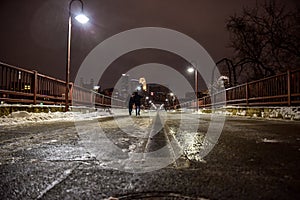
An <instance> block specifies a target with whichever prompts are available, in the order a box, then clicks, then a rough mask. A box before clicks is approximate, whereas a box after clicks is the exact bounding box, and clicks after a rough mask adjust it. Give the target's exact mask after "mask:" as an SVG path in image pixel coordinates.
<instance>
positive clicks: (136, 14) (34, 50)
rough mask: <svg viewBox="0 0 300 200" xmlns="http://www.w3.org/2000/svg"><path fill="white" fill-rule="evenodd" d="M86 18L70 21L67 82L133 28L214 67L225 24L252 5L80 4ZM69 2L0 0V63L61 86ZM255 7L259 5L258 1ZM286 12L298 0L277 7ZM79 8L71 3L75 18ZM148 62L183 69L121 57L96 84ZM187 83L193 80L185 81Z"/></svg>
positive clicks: (213, 0)
mask: <svg viewBox="0 0 300 200" xmlns="http://www.w3.org/2000/svg"><path fill="white" fill-rule="evenodd" d="M83 1H84V12H85V14H86V15H87V16H88V17H89V18H90V21H89V23H88V24H86V25H81V24H79V23H78V22H75V21H73V29H72V37H73V38H72V55H71V81H72V80H74V78H75V76H76V73H77V70H78V68H79V67H80V65H81V63H82V62H83V60H84V58H85V57H86V56H87V55H88V53H89V52H90V51H91V50H92V49H93V48H94V47H95V46H97V45H98V44H99V43H101V42H102V41H103V40H105V39H107V38H109V37H110V36H113V35H115V34H117V33H119V32H122V31H125V30H128V29H132V28H138V27H164V28H169V29H174V30H176V31H180V32H182V33H184V34H186V35H188V36H190V37H192V38H193V39H195V40H196V41H198V42H199V43H200V44H201V45H202V46H203V47H204V48H205V49H206V50H207V51H208V52H209V54H210V55H211V57H212V58H213V59H214V61H215V62H216V61H218V60H220V59H221V58H223V57H230V56H231V54H232V50H231V49H229V48H227V45H228V39H229V35H228V33H227V31H226V30H225V24H226V19H227V18H228V17H229V16H230V15H232V14H234V13H235V12H240V11H241V10H242V7H244V6H246V7H253V6H254V5H255V4H256V0H225V1H222V0H83ZM69 2H70V1H69V0H1V1H0V9H1V10H0V17H1V19H2V20H1V32H0V44H1V48H0V61H1V62H4V63H8V64H11V65H15V66H19V67H22V68H26V69H34V70H37V71H38V72H40V73H42V74H46V75H49V76H53V77H56V78H59V79H62V80H65V66H66V48H67V47H66V46H67V25H68V24H67V20H68V5H69ZM258 2H260V1H258ZM282 2H284V4H286V6H287V7H290V8H292V7H295V6H298V7H299V5H300V2H299V1H298V0H286V1H282ZM79 5H80V4H79V3H77V2H76V3H74V4H73V7H72V11H73V12H76V10H78V7H79ZM148 62H158V63H163V64H166V65H169V66H172V67H174V68H177V69H179V68H180V67H182V68H184V66H185V65H188V64H187V63H186V62H185V60H183V59H181V58H178V56H176V55H173V54H171V53H168V52H163V51H160V50H139V51H136V52H131V53H128V54H126V55H123V56H122V57H120V58H119V59H117V60H116V61H115V62H114V63H112V65H111V66H110V67H109V69H108V71H107V73H106V74H111V73H112V72H114V74H117V75H116V76H111V75H107V76H105V77H103V78H102V79H101V81H100V83H101V85H102V88H104V87H109V86H110V84H109V83H112V82H114V81H116V80H115V79H116V78H117V77H118V75H120V74H122V73H124V72H126V71H128V70H129V69H130V68H132V67H134V66H137V65H139V64H143V63H148ZM189 78H190V79H192V78H193V77H189Z"/></svg>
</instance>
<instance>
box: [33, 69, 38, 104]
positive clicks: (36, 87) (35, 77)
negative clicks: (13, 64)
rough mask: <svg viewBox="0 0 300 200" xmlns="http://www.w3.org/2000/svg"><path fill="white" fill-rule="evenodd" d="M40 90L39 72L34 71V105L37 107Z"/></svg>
mask: <svg viewBox="0 0 300 200" xmlns="http://www.w3.org/2000/svg"><path fill="white" fill-rule="evenodd" d="M37 89H38V72H37V71H35V70H34V71H33V105H36V96H37Z"/></svg>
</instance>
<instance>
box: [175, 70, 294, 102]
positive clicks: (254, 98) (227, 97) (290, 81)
mask: <svg viewBox="0 0 300 200" xmlns="http://www.w3.org/2000/svg"><path fill="white" fill-rule="evenodd" d="M212 102H213V103H212ZM299 104H300V70H294V71H287V72H286V73H282V74H279V75H276V76H272V77H268V78H264V79H261V80H257V81H252V82H249V83H245V84H241V85H238V86H235V87H231V88H227V89H224V90H220V91H218V92H215V93H214V94H212V95H210V96H206V97H202V98H199V99H198V106H199V107H200V108H205V107H211V106H212V105H213V106H220V105H235V106H270V105H273V106H292V105H299ZM180 106H181V107H186V108H188V107H189V108H195V107H196V106H197V104H196V100H193V101H188V102H183V103H181V104H180ZM177 107H179V105H178V106H177Z"/></svg>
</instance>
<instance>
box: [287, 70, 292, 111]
mask: <svg viewBox="0 0 300 200" xmlns="http://www.w3.org/2000/svg"><path fill="white" fill-rule="evenodd" d="M287 95H288V96H287V97H288V102H287V103H288V106H290V105H291V71H290V70H287Z"/></svg>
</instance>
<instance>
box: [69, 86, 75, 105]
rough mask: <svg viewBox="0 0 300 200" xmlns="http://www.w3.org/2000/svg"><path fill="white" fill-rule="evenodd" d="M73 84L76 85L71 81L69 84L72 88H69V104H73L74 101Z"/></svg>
mask: <svg viewBox="0 0 300 200" xmlns="http://www.w3.org/2000/svg"><path fill="white" fill-rule="evenodd" d="M73 86H74V84H73V83H70V84H69V88H70V90H69V95H70V96H69V103H70V104H69V105H72V103H73V102H72V101H73Z"/></svg>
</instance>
